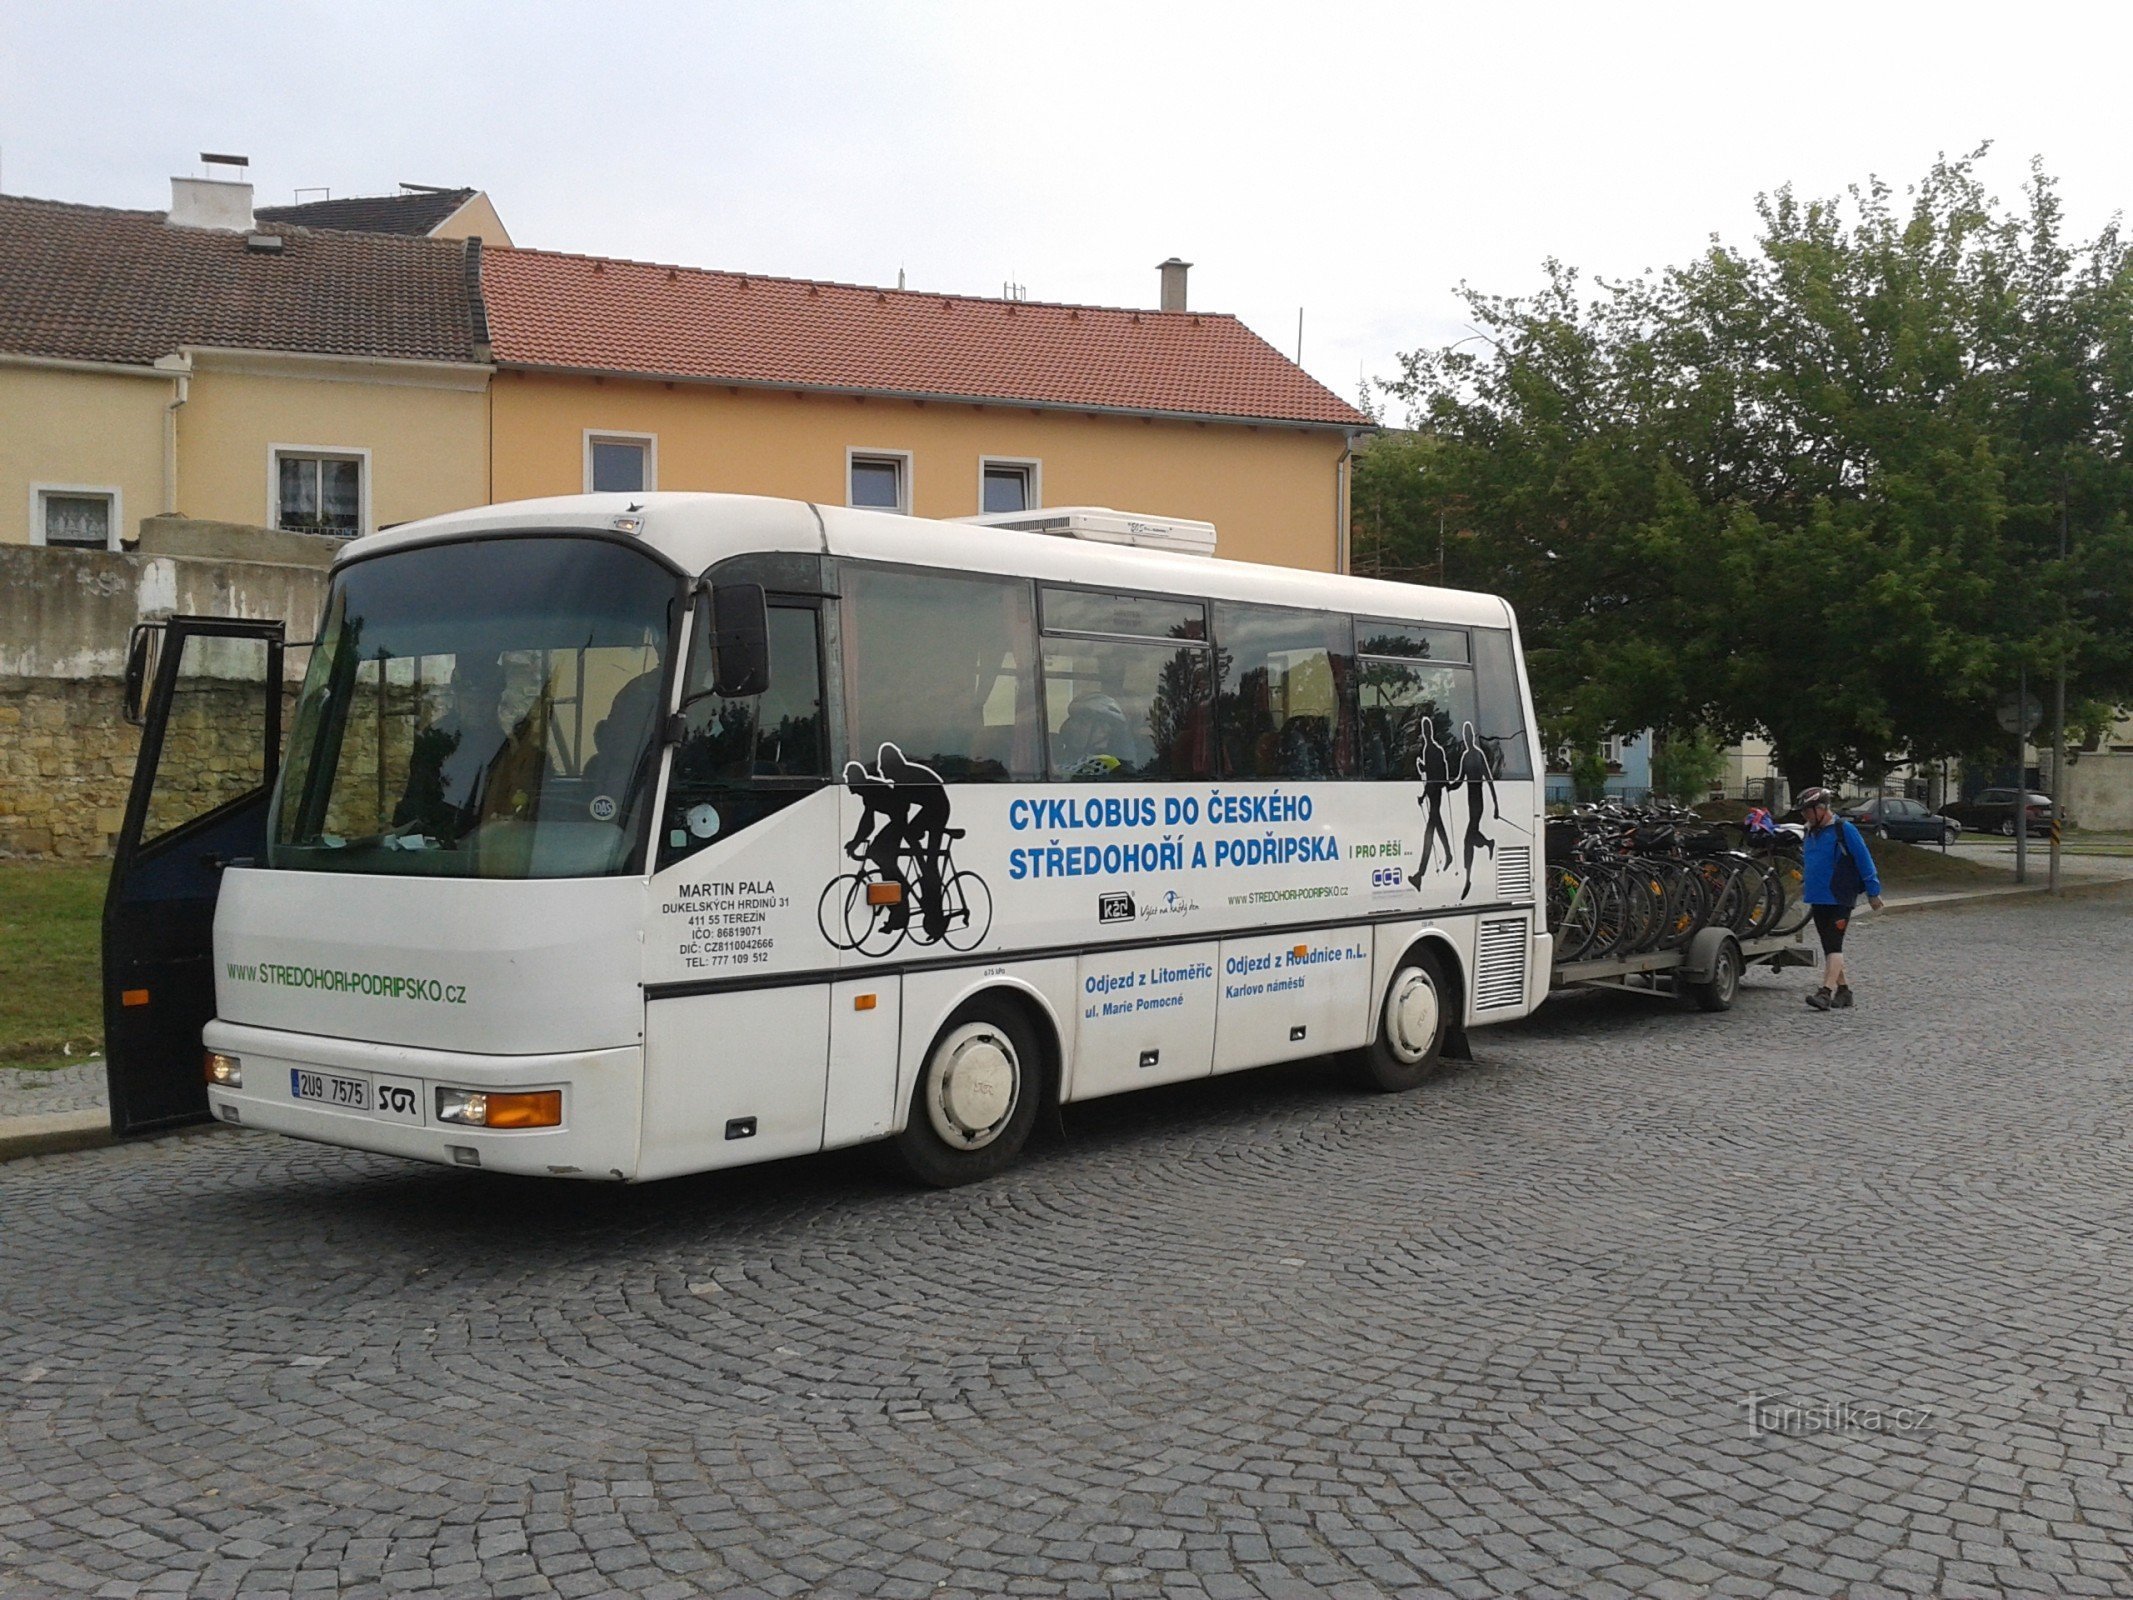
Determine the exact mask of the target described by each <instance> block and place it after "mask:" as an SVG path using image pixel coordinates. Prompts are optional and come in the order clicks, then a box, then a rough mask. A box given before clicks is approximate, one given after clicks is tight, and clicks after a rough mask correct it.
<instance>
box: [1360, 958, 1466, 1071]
mask: <svg viewBox="0 0 2133 1600" xmlns="http://www.w3.org/2000/svg"><path fill="white" fill-rule="evenodd" d="M1452 993H1453V991H1452V987H1451V985H1450V984H1449V983H1448V982H1446V981H1445V977H1444V968H1443V966H1442V965H1441V964H1440V963H1439V962H1438V960H1437V958H1436V957H1435V956H1433V955H1430V954H1428V953H1426V952H1417V953H1415V954H1412V955H1410V956H1408V957H1407V959H1406V960H1404V961H1402V962H1401V963H1400V968H1399V970H1398V971H1397V972H1395V973H1394V974H1393V975H1392V982H1391V983H1389V984H1387V985H1386V987H1385V1003H1384V1005H1382V1006H1380V1007H1379V1008H1378V1031H1377V1037H1376V1038H1374V1039H1372V1040H1371V1041H1370V1043H1369V1044H1367V1045H1365V1046H1364V1047H1363V1048H1362V1050H1361V1051H1360V1052H1358V1054H1357V1058H1356V1067H1357V1070H1358V1073H1359V1075H1360V1076H1361V1078H1362V1082H1363V1086H1364V1087H1365V1088H1366V1089H1375V1090H1377V1091H1378V1092H1379V1093H1380V1094H1399V1093H1401V1092H1402V1091H1404V1090H1408V1089H1413V1088H1415V1087H1417V1086H1418V1085H1420V1084H1423V1083H1426V1082H1428V1081H1429V1080H1430V1079H1431V1078H1433V1077H1435V1076H1436V1075H1437V1074H1438V1073H1439V1072H1441V1071H1443V1070H1444V1064H1445V1063H1444V1038H1445V1035H1446V1034H1447V1033H1448V1032H1450V1031H1451V1026H1452V1009H1453V1004H1454V1001H1453V998H1452Z"/></svg>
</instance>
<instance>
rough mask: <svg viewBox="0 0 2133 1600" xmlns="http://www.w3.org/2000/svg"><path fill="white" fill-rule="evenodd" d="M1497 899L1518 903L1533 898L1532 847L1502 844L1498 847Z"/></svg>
mask: <svg viewBox="0 0 2133 1600" xmlns="http://www.w3.org/2000/svg"><path fill="white" fill-rule="evenodd" d="M1496 898H1497V899H1499V900H1516V901H1523V900H1531V899H1532V898H1533V847H1532V846H1531V845H1523V844H1500V845H1498V846H1497V847H1496Z"/></svg>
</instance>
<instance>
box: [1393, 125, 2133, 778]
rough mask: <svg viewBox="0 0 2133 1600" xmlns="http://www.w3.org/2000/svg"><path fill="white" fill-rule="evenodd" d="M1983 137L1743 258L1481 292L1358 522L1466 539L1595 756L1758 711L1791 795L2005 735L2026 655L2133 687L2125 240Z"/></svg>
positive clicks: (1742, 725) (1550, 268) (1539, 685)
mask: <svg viewBox="0 0 2133 1600" xmlns="http://www.w3.org/2000/svg"><path fill="white" fill-rule="evenodd" d="M1982 154H1983V152H1982V151H1979V152H1977V153H1976V154H1973V155H1972V156H1969V157H1966V158H1963V159H1960V160H1953V161H1950V160H1942V161H1940V162H1937V163H1936V164H1935V165H1934V166H1933V168H1932V169H1931V171H1930V172H1929V173H1928V174H1927V175H1926V176H1925V178H1924V179H1922V180H1921V181H1920V182H1919V183H1918V184H1916V185H1915V186H1913V187H1912V188H1911V189H1910V190H1909V191H1908V193H1907V194H1906V195H1905V196H1903V197H1901V198H1899V197H1898V196H1897V195H1896V194H1895V192H1894V191H1893V190H1891V189H1890V188H1889V187H1888V186H1887V185H1885V184H1882V183H1880V182H1878V181H1876V182H1870V183H1868V184H1866V185H1864V186H1861V187H1856V188H1853V189H1852V190H1850V191H1849V192H1848V193H1847V195H1846V196H1845V197H1843V198H1842V199H1838V200H1802V199H1800V198H1799V197H1797V196H1796V195H1795V194H1794V193H1793V192H1792V191H1791V190H1790V189H1781V190H1779V191H1777V192H1776V193H1775V194H1773V195H1766V196H1764V197H1762V198H1761V200H1760V201H1759V214H1760V218H1761V227H1760V232H1759V236H1758V238H1757V240H1756V241H1755V244H1754V246H1753V247H1752V248H1751V249H1746V250H1743V249H1739V248H1735V247H1732V246H1728V245H1726V244H1723V243H1721V242H1718V241H1716V240H1714V241H1713V242H1712V244H1711V245H1710V247H1709V248H1708V249H1707V250H1706V251H1704V252H1703V253H1702V254H1701V255H1699V256H1698V257H1697V258H1695V259H1694V260H1692V261H1690V262H1687V263H1685V264H1684V265H1681V266H1679V267H1675V268H1671V269H1668V270H1666V271H1664V272H1659V273H1654V274H1648V275H1646V276H1643V277H1639V278H1635V279H1630V280H1626V281H1619V282H1617V281H1602V282H1596V283H1593V284H1591V285H1590V286H1588V285H1587V284H1586V283H1585V282H1584V281H1583V280H1581V279H1580V277H1579V276H1578V274H1577V273H1576V272H1574V271H1572V270H1571V269H1569V268H1567V267H1565V266H1563V265H1562V264H1561V263H1559V262H1554V261H1550V262H1549V263H1547V266H1546V281H1545V283H1544V285H1543V287H1542V288H1541V289H1540V290H1539V292H1537V293H1535V294H1533V295H1530V296H1524V297H1502V296H1490V295H1484V294H1481V293H1479V292H1476V291H1473V290H1471V289H1469V290H1465V291H1463V293H1464V296H1465V299H1466V303H1467V306H1468V309H1469V312H1470V314H1471V316H1472V319H1473V327H1474V332H1473V333H1472V335H1471V336H1469V337H1467V338H1464V339H1461V340H1458V341H1455V342H1454V343H1452V344H1450V345H1447V346H1445V347H1443V348H1440V349H1436V350H1429V351H1421V352H1417V353H1415V354H1412V355H1409V356H1406V357H1403V358H1402V373H1401V376H1400V377H1399V378H1398V379H1397V380H1395V381H1394V382H1392V383H1391V384H1389V385H1388V386H1387V388H1388V391H1389V393H1390V395H1391V396H1392V397H1393V398H1395V399H1397V400H1399V401H1402V402H1404V403H1405V405H1406V406H1407V408H1408V411H1409V415H1410V420H1411V421H1412V423H1413V425H1414V428H1415V436H1414V437H1413V438H1412V439H1411V440H1402V441H1401V442H1400V443H1399V444H1398V445H1397V446H1396V447H1395V449H1394V450H1393V451H1392V452H1391V459H1390V462H1389V466H1390V467H1393V468H1396V469H1397V470H1396V471H1388V473H1387V474H1386V476H1387V477H1388V478H1389V479H1391V480H1392V481H1391V483H1389V484H1388V485H1387V486H1386V489H1387V492H1386V493H1385V495H1384V497H1383V499H1382V500H1381V501H1379V502H1376V503H1374V504H1373V505H1372V506H1370V507H1368V508H1366V504H1365V499H1364V492H1365V488H1366V485H1368V484H1370V483H1371V482H1372V480H1373V472H1372V470H1371V455H1375V454H1376V451H1375V450H1373V452H1371V455H1366V456H1365V457H1364V459H1363V462H1362V463H1360V464H1359V466H1358V471H1357V475H1356V487H1357V500H1356V506H1357V513H1356V521H1357V527H1358V529H1359V531H1361V532H1363V533H1364V534H1366V535H1367V536H1368V537H1369V538H1372V539H1379V540H1382V541H1383V542H1384V545H1385V547H1386V548H1387V549H1390V550H1392V551H1394V552H1395V553H1396V560H1397V559H1407V560H1411V559H1412V557H1413V553H1414V552H1415V551H1417V550H1426V549H1427V546H1428V543H1429V540H1430V535H1431V534H1432V533H1433V532H1434V531H1435V530H1434V529H1433V528H1432V527H1431V524H1433V523H1435V524H1438V525H1439V526H1441V527H1443V528H1445V529H1447V530H1448V534H1447V536H1446V537H1445V538H1444V540H1443V543H1442V549H1443V551H1444V555H1443V557H1442V562H1441V570H1442V576H1443V578H1444V580H1445V581H1448V582H1451V583H1455V584H1460V585H1463V586H1468V587H1475V588H1487V589H1494V590H1498V591H1501V592H1503V593H1505V594H1507V595H1508V596H1509V597H1510V598H1511V599H1512V601H1513V603H1514V604H1515V605H1516V606H1517V608H1518V610H1519V612H1520V615H1521V618H1522V622H1523V627H1524V631H1525V637H1526V644H1527V650H1528V658H1529V662H1530V664H1531V669H1532V673H1533V678H1534V689H1535V696H1536V699H1537V700H1538V702H1539V703H1540V704H1541V706H1542V707H1543V718H1544V721H1546V723H1547V724H1548V732H1549V733H1550V735H1551V737H1552V739H1553V740H1555V741H1556V742H1559V743H1562V744H1565V745H1569V746H1572V747H1581V746H1585V745H1588V744H1590V743H1591V742H1592V741H1593V740H1595V739H1596V738H1598V737H1599V736H1600V735H1602V734H1604V733H1606V732H1609V731H1629V730H1634V729H1638V728H1644V727H1651V728H1655V729H1658V730H1660V731H1661V733H1662V735H1665V734H1668V733H1672V734H1674V735H1676V736H1677V737H1687V738H1690V739H1692V740H1694V739H1700V738H1702V737H1703V736H1704V735H1706V734H1708V735H1710V736H1713V737H1716V738H1718V739H1725V740H1730V739H1733V738H1737V737H1738V736H1740V735H1741V734H1742V733H1744V732H1746V731H1748V730H1750V729H1761V730H1763V731H1765V732H1766V733H1767V734H1768V735H1769V736H1770V738H1771V740H1772V742H1773V743H1774V745H1775V746H1776V749H1777V752H1778V759H1779V761H1780V764H1781V766H1782V767H1783V769H1784V771H1785V772H1786V774H1787V776H1788V777H1789V778H1790V779H1791V780H1792V781H1793V782H1794V783H1795V784H1796V785H1799V784H1806V783H1819V782H1823V781H1825V780H1827V779H1828V778H1830V777H1833V776H1835V775H1836V774H1838V773H1840V772H1844V771H1853V770H1858V769H1861V768H1867V767H1875V768H1878V767H1882V766H1885V765H1886V764H1887V763H1888V762H1890V761H1891V760H1894V759H1921V760H1928V759H1933V758H1936V757H1939V756H1943V755H1957V754H1965V753H1968V752H1971V751H1974V750H1979V749H1984V748H1989V745H1990V741H1991V739H1992V738H1994V737H1996V734H1995V730H1994V728H1993V718H1994V711H1995V708H1996V706H1997V704H1998V702H1999V700H2000V699H2001V698H2002V697H2003V696H2004V695H2005V694H2006V693H2007V692H2009V691H2010V690H2011V689H2012V687H2013V683H2014V678H2015V673H2016V671H2017V669H2019V668H2020V667H2022V666H2024V665H2027V666H2028V667H2029V669H2030V671H2031V674H2032V681H2033V682H2040V681H2042V675H2043V674H2046V673H2048V672H2051V671H2056V670H2057V669H2058V668H2059V667H2060V666H2061V665H2062V664H2063V665H2064V666H2065V668H2066V670H2067V672H2068V676H2069V683H2070V686H2071V691H2072V693H2073V695H2074V697H2075V701H2076V703H2077V705H2081V704H2084V703H2098V702H2100V703H2113V704H2115V703H2118V702H2122V701H2124V700H2127V699H2129V698H2133V625H2129V622H2128V617H2129V614H2133V541H2129V537H2128V528H2127V520H2126V509H2127V507H2128V505H2129V503H2133V482H2129V480H2128V477H2127V471H2128V468H2127V464H2126V460H2125V451H2124V448H2123V446H2124V440H2125V436H2126V435H2125V429H2126V427H2127V424H2128V422H2129V421H2133V416H2129V410H2128V406H2129V398H2133V271H2129V261H2128V254H2127V251H2126V249H2125V247H2124V246H2123V245H2122V244H2121V242H2120V239H2119V236H2118V233H2117V230H2116V228H2115V227H2113V228H2110V229H2107V230H2105V232H2104V233H2103V234H2101V235H2100V236H2099V237H2098V238H2097V239H2095V240H2092V241H2089V242H2087V243H2085V244H2080V245H2071V244H2068V243H2066V242H2065V241H2064V239H2063V228H2062V223H2061V217H2060V210H2059V204H2058V199H2057V194H2056V191H2055V189H2054V187H2053V185H2052V183H2051V181H2050V180H2049V179H2048V178H2047V177H2046V175H2045V174H2044V173H2043V172H2042V171H2041V169H2037V170H2033V172H2032V176H2031V179H2030V182H2029V184H2028V186H2027V189H2026V194H2025V199H2026V202H2027V203H2026V205H2025V207H2024V208H2023V209H2022V210H2020V211H2018V212H2009V211H2006V210H2005V209H2003V208H2002V207H2000V206H1999V205H1998V204H1997V203H1996V202H1994V201H1993V200H1992V199H1991V198H1990V197H1989V196H1988V195H1987V194H1986V193H1985V191H1984V189H1983V187H1982V185H1981V183H1980V181H1979V179H1978V177H1977V174H1976V165H1977V162H1978V160H1979V159H1980V157H1981V156H1982ZM1395 487H1396V488H1397V493H1394V492H1392V490H1393V489H1394V488H1395ZM1379 506H1382V507H1383V508H1384V510H1383V511H1382V512H1380V511H1379V510H1378V507H1379ZM2062 537H2063V539H2064V546H2065V554H2063V555H2062V554H2061V553H2060V551H2061V541H2062ZM1367 552H1368V547H1367V546H1366V545H1365V543H1364V542H1363V541H1360V540H1359V549H1358V556H1359V568H1360V569H1361V570H1368V565H1367V563H1368V559H1369V555H1368V553H1367Z"/></svg>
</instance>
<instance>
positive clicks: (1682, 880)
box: [1659, 867, 1705, 950]
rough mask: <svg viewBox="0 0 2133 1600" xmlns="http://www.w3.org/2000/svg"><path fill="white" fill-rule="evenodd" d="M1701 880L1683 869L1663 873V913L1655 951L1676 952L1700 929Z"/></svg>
mask: <svg viewBox="0 0 2133 1600" xmlns="http://www.w3.org/2000/svg"><path fill="white" fill-rule="evenodd" d="M1704 911H1705V901H1704V891H1703V880H1702V879H1700V878H1698V877H1697V876H1696V874H1695V873H1693V872H1690V871H1688V870H1687V869H1686V868H1684V867H1671V868H1669V869H1668V870H1667V873H1666V910H1665V913H1664V915H1663V917H1662V920H1661V922H1660V927H1659V948H1660V949H1662V950H1679V949H1680V948H1681V947H1682V946H1683V945H1685V944H1687V943H1688V942H1689V940H1690V938H1691V937H1693V936H1694V934H1695V932H1696V930H1697V929H1698V928H1700V927H1702V926H1703V916H1704Z"/></svg>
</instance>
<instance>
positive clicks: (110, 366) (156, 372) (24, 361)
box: [0, 350, 170, 378]
mask: <svg viewBox="0 0 2133 1600" xmlns="http://www.w3.org/2000/svg"><path fill="white" fill-rule="evenodd" d="M0 367H36V368H40V369H41V370H43V371H46V372H93V373H96V374H98V375H99V376H102V377H106V378H167V377H169V376H170V369H169V368H168V367H158V366H154V365H145V366H144V365H143V364H142V363H140V362H138V361H85V360H82V359H79V358H77V357H73V356H32V355H20V354H17V353H16V352H15V351H12V350H0Z"/></svg>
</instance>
